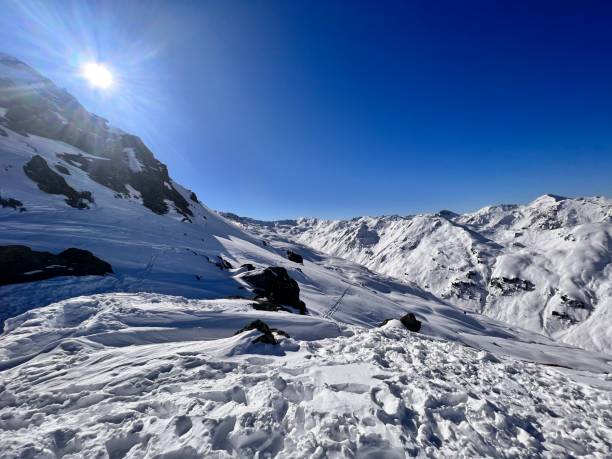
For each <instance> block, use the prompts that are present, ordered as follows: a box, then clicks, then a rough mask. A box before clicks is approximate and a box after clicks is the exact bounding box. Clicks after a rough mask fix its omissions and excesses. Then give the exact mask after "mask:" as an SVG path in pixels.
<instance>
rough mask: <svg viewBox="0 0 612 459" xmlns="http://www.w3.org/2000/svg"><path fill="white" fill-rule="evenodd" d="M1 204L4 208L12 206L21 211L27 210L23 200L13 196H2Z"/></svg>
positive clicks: (0, 198)
mask: <svg viewBox="0 0 612 459" xmlns="http://www.w3.org/2000/svg"><path fill="white" fill-rule="evenodd" d="M0 206H2V207H4V208H7V207H9V208H11V209H15V210H19V211H20V212H25V210H26V208H25V207H24V206H23V202H21V201H19V200H17V199H13V198H3V197H1V196H0Z"/></svg>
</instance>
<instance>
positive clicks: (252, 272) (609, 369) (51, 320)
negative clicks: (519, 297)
mask: <svg viewBox="0 0 612 459" xmlns="http://www.w3.org/2000/svg"><path fill="white" fill-rule="evenodd" d="M0 204H1V205H0V319H1V320H2V321H3V322H4V333H3V334H2V335H1V336H0V445H2V447H1V448H0V458H15V457H24V458H25V457H31V458H55V457H66V458H77V457H99V458H153V457H155V458H159V459H162V458H164V459H172V458H200V457H410V456H420V457H449V456H461V455H463V456H470V457H475V456H478V457H487V456H489V457H493V456H497V455H499V452H500V451H508V456H513V457H534V456H535V457H538V456H551V457H552V456H563V455H592V456H597V455H599V456H601V457H603V456H605V455H606V454H607V452H609V451H610V449H611V448H612V431H611V429H610V425H611V424H610V413H609V410H608V407H609V405H610V402H612V397H611V395H610V394H611V393H612V392H611V391H612V377H611V376H610V375H611V374H612V365H611V364H610V356H609V355H608V354H603V353H598V352H593V351H589V350H584V349H580V348H577V347H572V346H569V345H563V344H559V343H558V342H556V341H554V340H552V339H550V338H549V337H546V336H543V335H540V334H537V333H534V332H532V331H529V330H524V329H522V328H520V327H513V326H510V325H508V324H507V323H504V322H501V321H498V320H495V319H492V318H490V317H487V316H485V315H482V314H480V313H479V312H477V311H476V312H474V311H469V310H467V309H463V308H462V304H459V303H457V304H452V301H451V299H447V300H442V299H439V298H437V297H436V296H435V295H434V294H432V293H430V292H427V291H425V290H423V289H422V288H420V287H419V286H417V285H416V284H412V283H410V282H406V281H404V280H403V281H401V282H400V281H398V280H397V279H394V278H392V277H388V276H386V275H384V274H381V273H377V272H374V271H373V270H370V269H368V268H367V267H364V266H362V264H360V263H355V262H354V261H350V260H346V259H344V258H339V257H335V256H332V255H328V254H325V253H323V252H321V251H318V250H316V249H313V248H309V247H307V246H305V245H303V244H301V243H299V242H295V241H288V240H285V239H283V238H279V237H277V235H278V234H281V233H282V232H279V231H278V230H276V229H275V230H274V231H270V230H269V229H266V230H265V240H264V239H262V237H261V236H260V235H258V234H252V233H250V232H248V231H245V230H244V229H242V228H239V227H237V226H236V225H235V224H233V223H231V222H229V221H227V220H226V219H225V218H224V217H222V216H220V215H218V214H217V213H216V212H214V211H211V210H210V209H208V208H207V207H206V206H205V205H203V204H202V203H201V202H200V201H199V200H198V198H197V197H196V196H195V194H193V193H192V192H191V191H189V190H188V189H186V188H184V187H182V186H180V185H179V184H177V183H176V182H174V181H173V180H172V178H171V177H170V175H169V173H168V170H167V168H166V167H165V166H164V165H163V164H162V163H161V162H159V161H158V160H157V159H156V158H155V157H154V155H153V153H152V152H151V151H150V150H149V149H148V148H147V147H146V145H145V144H144V143H143V142H142V141H141V140H140V139H139V138H138V137H136V136H134V135H131V134H128V133H125V132H122V131H121V130H119V129H116V128H113V127H112V126H110V125H109V124H108V122H107V121H106V120H104V119H102V118H100V117H98V116H96V115H93V114H91V113H89V112H87V111H86V110H85V109H84V108H83V107H82V106H81V105H80V104H79V103H78V102H77V101H76V100H75V99H74V98H73V97H71V96H70V95H68V94H67V93H66V92H65V91H62V90H60V89H59V88H57V87H56V86H55V85H54V84H53V83H52V82H50V81H49V80H47V79H45V78H44V77H42V76H41V75H39V74H38V73H36V72H35V71H34V70H32V69H31V68H30V67H28V66H26V65H25V64H23V63H21V62H20V61H18V60H16V59H14V58H11V57H9V56H4V55H0ZM595 208H596V205H595V204H593V209H595ZM493 214H495V211H491V215H493ZM570 214H571V212H568V214H567V215H568V216H567V218H568V219H569V218H578V217H576V216H574V215H573V214H571V215H570ZM595 214H596V211H595V210H593V211H592V215H593V217H592V218H593V219H595V218H596V217H595ZM562 215H565V214H562ZM428 218H431V219H434V218H439V219H440V222H441V223H440V224H441V225H446V224H448V225H451V222H452V225H451V226H453V227H455V226H457V227H461V226H462V227H463V228H464V229H463V230H462V231H466V232H467V233H468V234H470V235H472V237H473V238H474V239H475V240H477V244H479V245H477V247H479V248H481V249H482V252H483V253H482V256H483V257H484V256H485V255H484V252H485V248H486V249H487V250H490V253H491V256H493V255H494V253H495V252H494V250H497V251H503V248H504V245H503V241H502V242H500V241H496V242H493V241H492V240H491V239H492V236H491V237H490V238H489V237H488V236H484V235H483V234H484V233H483V234H480V233H477V232H476V231H475V230H468V229H465V228H470V227H472V226H474V227H475V225H476V224H475V223H471V222H468V221H465V222H458V221H456V220H457V219H456V218H455V217H453V218H452V219H449V216H448V214H447V216H446V217H428ZM457 218H467V217H457ZM474 218H477V217H474ZM580 218H582V217H580ZM423 219H424V220H425V217H423ZM364 221H365V220H364ZM402 221H403V220H402V219H399V218H397V222H398V225H399V224H400V223H401V222H402ZM415 221H416V217H415ZM488 221H490V222H491V223H490V224H489V226H491V228H492V229H491V231H493V232H496V234H497V232H499V231H498V230H494V228H495V224H494V223H493V217H491V218H490V219H489V220H488ZM445 222H446V223H445ZM422 224H423V226H426V223H425V222H423V223H422ZM589 224H590V225H597V223H595V222H592V223H589ZM470 225H471V226H470ZM478 225H480V227H482V228H484V227H485V226H487V225H486V224H484V223H478ZM584 225H586V223H584V224H582V226H584ZM273 226H275V225H273ZM286 226H287V228H288V229H289V230H291V228H295V227H296V226H299V224H298V223H293V222H290V223H286ZM582 226H581V227H582ZM259 228H260V226H259V225H256V226H254V227H253V229H254V230H257V231H263V230H260V229H259ZM360 228H361V226H360V227H359V229H357V232H358V233H359V241H360V242H359V243H360V244H361V243H363V244H378V242H373V241H374V239H376V238H377V237H378V238H380V237H381V236H380V235H379V233H378V232H377V231H374V230H372V229H371V228H370V227H369V226H368V225H367V224H366V225H365V229H360ZM593 228H595V226H594V227H593ZM291 231H293V230H291ZM470 231H471V232H470ZM482 231H484V229H483V230H482ZM585 231H586V230H585ZM592 231H595V229H593V230H592ZM433 232H434V233H435V231H433ZM298 233H299V231H298ZM304 233H305V232H304ZM572 234H573V235H574V237H575V238H576V239H577V240H582V239H580V238H581V235H583V234H587V233H581V232H572ZM588 234H591V233H588ZM281 235H284V233H282V234H281ZM271 236H274V237H271ZM527 240H528V239H527V237H526V236H525V238H524V239H522V241H523V243H526V242H527ZM323 249H324V251H328V249H327V248H323ZM423 253H425V252H423ZM432 256H437V255H430V256H429V257H430V258H431V257H432ZM347 258H348V254H347ZM357 261H360V262H362V261H363V260H357ZM495 269H497V268H495ZM479 272H480V271H479ZM502 277H503V276H502ZM511 279H514V277H512V278H511ZM521 279H522V278H521ZM417 280H418V279H417ZM523 280H525V281H526V280H528V279H523ZM515 284H516V282H513V281H511V282H510V285H512V286H515ZM518 285H519V286H521V285H523V284H521V283H519V284H518ZM589 285H590V286H591V287H592V285H591V284H589ZM430 287H431V286H429V288H430ZM500 288H506V286H505V284H503V286H502V287H500ZM430 289H431V288H430ZM568 293H571V292H568ZM572 298H575V297H574V296H572ZM465 304H466V305H468V306H469V305H470V304H469V303H465ZM600 308H601V302H599V303H598V304H597V310H599V309H600ZM407 313H412V314H414V316H415V317H414V318H411V319H410V320H412V321H413V322H414V321H416V322H417V323H419V325H418V326H417V327H416V328H415V330H417V329H418V333H414V332H411V331H408V330H407V329H406V327H405V326H404V325H403V324H404V323H405V322H400V321H398V320H396V319H399V318H401V317H402V316H404V315H405V314H407ZM386 319H392V320H390V321H386V323H385V324H384V325H382V326H379V325H381V323H382V322H383V321H385V320H386ZM256 321H263V322H256ZM249 324H250V325H251V328H249Z"/></svg>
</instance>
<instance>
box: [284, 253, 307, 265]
mask: <svg viewBox="0 0 612 459" xmlns="http://www.w3.org/2000/svg"><path fill="white" fill-rule="evenodd" d="M287 259H288V260H289V261H292V262H294V263H299V264H303V263H304V257H302V255H300V254H299V253H295V252H294V251H292V250H287Z"/></svg>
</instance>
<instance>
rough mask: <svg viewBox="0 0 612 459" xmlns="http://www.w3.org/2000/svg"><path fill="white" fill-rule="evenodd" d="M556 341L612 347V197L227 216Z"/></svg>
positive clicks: (262, 232)
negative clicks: (375, 212) (458, 208)
mask: <svg viewBox="0 0 612 459" xmlns="http://www.w3.org/2000/svg"><path fill="white" fill-rule="evenodd" d="M224 215H226V216H227V217H229V218H231V219H233V220H234V221H236V222H238V223H239V224H240V225H242V226H243V227H245V228H247V229H248V230H249V231H251V232H253V233H255V234H259V235H261V236H262V237H269V238H278V237H280V238H285V239H289V240H293V241H297V242H300V243H303V244H306V245H308V246H310V247H313V248H315V249H317V250H321V251H323V252H326V253H329V254H332V255H334V256H338V257H343V258H346V259H349V260H352V261H355V262H357V263H360V264H363V265H364V266H366V267H368V268H370V269H372V270H374V271H376V272H380V273H383V274H386V275H390V276H393V277H396V278H398V279H400V280H404V281H408V282H412V283H415V284H417V285H419V286H420V287H422V288H424V289H427V290H429V291H431V292H432V293H434V294H435V295H437V296H439V297H441V298H444V299H446V300H448V301H449V302H451V303H453V304H456V305H461V306H464V307H467V308H470V309H472V310H474V311H478V312H481V313H484V314H486V315H488V316H490V317H494V318H496V319H500V320H503V321H506V322H508V323H511V324H515V325H518V326H521V327H524V328H527V329H530V330H533V331H537V332H542V333H546V334H548V335H549V336H552V337H554V338H555V339H558V340H561V341H564V342H568V343H572V344H575V345H579V346H583V347H586V348H590V349H596V350H602V351H606V352H610V351H611V350H612V264H611V261H612V201H611V200H610V199H608V198H603V197H596V198H578V199H568V198H561V197H558V196H551V195H545V196H542V197H540V198H538V199H536V200H535V201H533V202H532V203H530V204H528V205H525V206H516V205H499V206H490V207H485V208H484V209H481V210H479V211H477V212H475V213H472V214H466V215H457V214H454V213H452V212H448V211H444V212H441V213H439V214H436V215H416V216H409V217H399V216H387V217H360V218H355V219H352V220H340V221H324V220H318V219H299V220H285V221H278V222H261V221H257V220H252V219H248V218H241V217H237V216H235V215H232V214H224Z"/></svg>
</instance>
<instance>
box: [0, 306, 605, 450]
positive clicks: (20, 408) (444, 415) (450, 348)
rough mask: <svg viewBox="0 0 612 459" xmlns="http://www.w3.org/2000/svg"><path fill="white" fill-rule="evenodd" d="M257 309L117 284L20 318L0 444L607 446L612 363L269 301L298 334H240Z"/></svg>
mask: <svg viewBox="0 0 612 459" xmlns="http://www.w3.org/2000/svg"><path fill="white" fill-rule="evenodd" d="M252 315H253V310H252V309H250V308H248V307H247V305H246V302H245V301H241V300H225V301H195V300H191V301H189V300H184V299H181V298H176V297H164V296H161V295H152V294H148V295H122V294H109V295H102V296H97V297H89V298H80V299H73V300H69V301H66V302H63V303H60V304H56V305H52V306H49V307H47V308H42V309H38V310H34V311H31V312H30V313H28V314H26V315H25V316H22V317H20V318H18V319H14V320H11V321H9V323H8V324H7V326H8V327H9V329H10V333H9V334H7V335H5V336H3V337H1V338H0V343H1V345H2V350H1V352H2V354H3V361H5V362H6V361H7V360H10V358H11V357H14V356H16V355H20V356H22V358H23V355H24V353H25V352H24V350H26V349H27V351H28V356H27V357H26V360H25V361H21V362H20V364H19V365H17V362H13V364H14V365H16V366H14V367H13V368H11V369H8V370H6V371H4V372H2V373H0V375H1V376H0V443H1V444H2V451H1V452H0V456H1V457H7V458H8V457H41V458H44V457H49V458H51V457H59V456H62V455H63V457H71V458H77V457H111V458H118V457H126V458H142V457H160V458H192V457H267V456H266V455H267V454H268V455H271V456H275V455H276V457H385V458H386V457H392V458H393V457H411V456H420V457H499V456H505V457H569V456H583V455H585V456H588V457H609V453H610V451H611V448H612V413H611V411H610V406H612V392H610V389H611V387H612V378H611V376H610V375H609V374H608V375H606V374H601V373H600V374H596V373H593V374H588V373H584V372H575V371H572V372H570V371H568V370H563V369H560V368H557V367H551V366H544V365H538V364H534V363H530V362H523V361H519V360H516V359H509V358H503V357H496V356H494V355H493V354H491V353H490V352H486V351H479V350H477V349H473V348H470V347H466V346H463V345H461V344H459V343H457V342H454V341H446V340H441V339H437V338H432V337H427V336H423V335H421V334H414V333H410V332H408V331H407V330H405V329H404V328H403V327H402V326H401V324H399V322H397V321H393V322H391V323H389V324H387V325H386V326H385V327H383V328H375V329H369V330H365V329H361V328H357V327H355V326H338V325H336V324H335V323H333V322H330V321H326V320H324V319H320V318H316V317H296V316H295V315H291V314H286V313H259V316H260V317H261V318H263V319H264V320H266V321H268V322H269V323H270V324H272V325H274V326H275V327H278V328H281V329H284V330H286V331H288V332H289V333H290V334H291V335H292V338H291V339H285V338H282V337H280V336H278V338H279V339H280V340H281V343H280V345H279V346H271V345H264V344H252V341H253V339H254V338H255V337H256V336H257V335H258V332H256V331H251V332H245V333H243V334H241V335H238V336H231V335H232V332H233V330H235V329H236V328H238V327H239V326H240V325H242V324H243V323H245V322H246V321H248V320H249V317H250V316H252ZM221 319H222V320H221ZM17 350H18V352H17ZM558 352H559V353H560V354H563V350H562V349H560V350H559V351H558ZM560 358H563V357H562V356H561V357H560ZM20 455H21V456H20Z"/></svg>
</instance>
